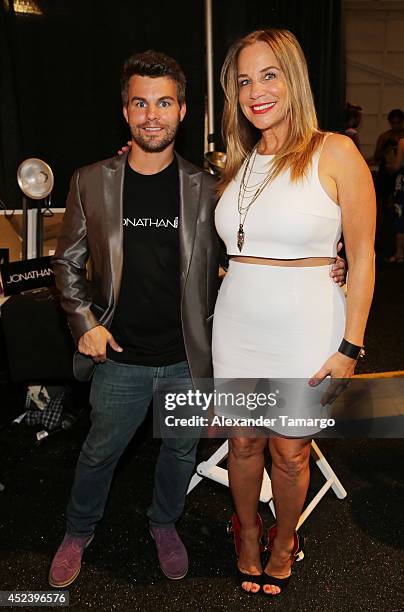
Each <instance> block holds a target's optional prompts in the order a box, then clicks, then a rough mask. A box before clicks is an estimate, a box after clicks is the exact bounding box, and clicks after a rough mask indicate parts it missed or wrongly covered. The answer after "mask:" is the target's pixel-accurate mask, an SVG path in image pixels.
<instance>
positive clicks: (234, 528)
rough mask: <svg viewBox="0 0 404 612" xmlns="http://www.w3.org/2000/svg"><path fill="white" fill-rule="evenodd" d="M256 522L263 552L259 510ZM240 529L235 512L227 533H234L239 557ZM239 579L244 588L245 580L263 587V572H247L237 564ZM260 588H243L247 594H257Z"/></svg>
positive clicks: (261, 523) (263, 545)
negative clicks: (248, 589)
mask: <svg viewBox="0 0 404 612" xmlns="http://www.w3.org/2000/svg"><path fill="white" fill-rule="evenodd" d="M256 524H257V527H258V529H259V544H260V553H262V552H264V550H265V543H264V524H263V522H262V518H261V515H260V514H259V513H258V512H257V519H256ZM240 529H241V525H240V521H239V518H238V516H237V514H236V513H234V514H233V515H232V516H231V518H230V521H229V523H228V525H227V533H229V534H233V540H234V548H235V549H236V555H237V558H238V557H239V554H240V545H241V538H240ZM237 580H238V584H239V585H240V587H241V588H242V589H243V587H242V584H243V582H252V583H254V584H259V585H260V587H261V580H262V574H259V575H255V574H246V573H245V572H242V571H241V569H239V567H238V565H237ZM260 590H261V588H260V589H259V590H258V591H246V590H245V589H243V591H244V593H247V595H256V594H257V593H259V592H260Z"/></svg>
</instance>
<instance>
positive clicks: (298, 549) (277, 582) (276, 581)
mask: <svg viewBox="0 0 404 612" xmlns="http://www.w3.org/2000/svg"><path fill="white" fill-rule="evenodd" d="M275 537H276V523H275V525H272V527H270V529H269V530H268V539H267V549H268V552H269V554H271V552H272V548H273V543H274V540H275ZM299 555H302V556H301V559H303V557H304V552H303V539H300V538H299V536H298V534H297V532H296V531H295V533H294V543H293V549H292V552H291V553H290V570H291V573H290V576H286V578H277V577H276V576H271V575H270V574H267V573H266V571H265V570H264V573H263V574H262V583H261V585H262V592H263V593H264V595H267V596H270V595H271V593H266V592H265V591H264V587H265V586H266V585H268V586H269V585H274V586H277V587H279V588H280V589H281V591H280V593H278V594H277V595H280V594H281V593H282V591H284V590H285V589H286V587H287V586H288V584H289V581H290V578H291V575H292V567H293V564H294V562H295V561H297V560H298V558H299ZM277 595H275V597H276V596H277Z"/></svg>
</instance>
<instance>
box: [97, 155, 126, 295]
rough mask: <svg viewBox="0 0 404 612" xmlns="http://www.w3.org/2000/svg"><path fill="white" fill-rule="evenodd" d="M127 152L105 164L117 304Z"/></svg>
mask: <svg viewBox="0 0 404 612" xmlns="http://www.w3.org/2000/svg"><path fill="white" fill-rule="evenodd" d="M126 158H127V154H124V155H122V156H120V157H114V158H113V159H111V160H108V162H107V163H106V164H105V166H104V188H103V189H104V201H105V211H106V222H107V235H108V242H109V259H110V265H111V281H112V288H113V301H114V304H117V301H118V295H119V289H120V285H121V278H122V261H123V230H122V214H123V212H122V211H123V204H122V203H123V183H124V178H125V164H126Z"/></svg>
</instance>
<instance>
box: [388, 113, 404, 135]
mask: <svg viewBox="0 0 404 612" xmlns="http://www.w3.org/2000/svg"><path fill="white" fill-rule="evenodd" d="M390 125H391V129H392V130H393V132H401V131H402V130H403V120H402V119H401V117H397V116H395V117H393V118H392V119H391V121H390Z"/></svg>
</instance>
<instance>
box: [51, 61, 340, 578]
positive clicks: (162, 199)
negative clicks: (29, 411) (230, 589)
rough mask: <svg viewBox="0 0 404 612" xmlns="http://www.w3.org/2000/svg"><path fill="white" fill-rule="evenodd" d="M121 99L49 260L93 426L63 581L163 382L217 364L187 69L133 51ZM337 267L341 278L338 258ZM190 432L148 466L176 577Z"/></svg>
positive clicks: (203, 374)
mask: <svg viewBox="0 0 404 612" xmlns="http://www.w3.org/2000/svg"><path fill="white" fill-rule="evenodd" d="M122 100H123V113H124V116H125V118H126V120H127V122H128V124H129V126H130V130H131V134H132V140H131V143H132V144H131V149H130V152H129V154H128V155H123V156H122V157H114V158H112V159H107V160H105V161H102V162H98V163H96V164H93V165H91V166H87V167H85V168H82V169H80V170H78V171H76V173H75V174H74V175H73V178H72V182H71V188H70V192H69V196H68V201H67V205H66V213H65V216H64V221H63V226H62V230H61V234H60V236H59V242H58V248H57V251H56V254H55V256H54V260H53V265H54V271H55V275H56V282H57V286H58V288H59V290H60V292H61V295H62V305H63V307H64V309H65V311H66V313H67V316H68V321H69V325H70V328H71V331H72V334H73V336H74V339H75V341H76V342H77V347H78V352H77V353H76V355H75V358H74V371H75V374H76V377H77V378H79V379H82V380H83V379H88V378H89V377H90V376H91V373H92V371H93V370H94V374H93V378H92V385H91V394H90V402H91V405H92V412H91V428H90V431H89V434H88V436H87V439H86V440H85V442H84V444H83V447H82V450H81V453H80V456H79V460H78V464H77V468H76V474H75V479H74V483H73V487H72V492H71V497H70V501H69V505H68V508H67V512H66V519H67V525H66V534H65V537H64V539H63V542H62V544H61V545H60V547H59V549H58V551H57V553H56V555H55V557H54V559H53V561H52V565H51V568H50V573H49V582H50V584H51V585H52V586H55V587H59V588H60V587H65V586H68V585H69V584H71V583H72V582H73V581H74V580H75V579H76V578H77V576H78V574H79V572H80V565H81V558H82V555H83V551H84V548H85V547H86V546H87V545H88V544H89V543H90V541H91V540H92V537H93V533H94V530H95V527H96V525H97V523H98V521H99V520H100V519H101V517H102V514H103V511H104V507H105V503H106V499H107V496H108V492H109V487H110V483H111V479H112V475H113V472H114V469H115V466H116V463H117V461H118V459H119V457H120V456H121V454H122V452H123V451H124V450H125V448H126V446H127V445H128V443H129V441H130V439H131V438H132V437H133V435H134V433H135V432H136V430H137V428H138V427H139V425H140V424H141V423H142V421H143V420H144V418H145V416H146V412H147V408H148V405H149V403H150V400H151V398H152V394H153V390H155V389H156V386H158V384H159V381H160V382H161V381H162V379H164V378H165V379H166V380H167V378H170V377H171V378H173V379H178V378H182V379H184V380H185V381H189V383H191V380H195V379H198V378H210V377H211V376H212V365H211V353H210V339H211V322H212V321H211V319H212V314H213V308H214V304H215V301H216V296H217V288H218V261H219V243H218V238H217V235H216V232H215V227H214V219H213V210H214V206H215V180H214V178H213V177H212V175H209V174H207V173H205V172H203V171H202V170H200V169H198V168H196V167H195V166H193V165H192V164H190V163H188V162H187V161H185V160H184V159H182V158H181V157H180V156H179V155H177V154H176V153H175V152H174V139H175V135H176V132H177V129H178V126H179V124H180V122H181V121H182V120H183V118H184V116H185V111H186V107H185V77H184V74H183V72H182V70H181V68H180V67H179V66H178V64H177V62H176V61H175V60H173V59H172V58H170V57H167V56H166V55H164V54H162V53H157V52H154V51H147V52H145V53H140V54H136V55H133V56H132V57H131V58H129V59H128V60H127V62H126V63H125V66H124V72H123V78H122ZM89 257H90V259H91V267H90V268H91V282H90V283H89V284H87V282H86V262H87V260H88V258H89ZM343 267H344V266H343V265H342V269H343ZM340 269H341V266H340ZM334 274H335V275H336V277H337V279H341V278H342V277H343V271H342V273H341V272H338V270H337V267H336V268H335V270H334ZM153 379H156V381H155V386H154V389H153ZM187 384H188V383H187ZM196 444H197V441H196V440H190V439H188V440H181V439H172V438H171V439H163V440H162V444H161V449H160V454H159V457H158V459H157V465H156V470H155V484H154V493H153V500H152V504H151V506H150V508H149V510H148V517H149V520H150V531H151V535H152V537H153V538H154V540H155V543H156V547H157V553H158V558H159V563H160V567H161V569H162V571H163V572H164V574H165V575H166V576H167V577H168V578H172V579H178V578H182V577H184V576H185V575H186V573H187V570H188V556H187V551H186V549H185V546H184V544H183V543H182V541H181V539H180V537H179V535H178V533H177V531H176V529H175V522H176V520H177V519H178V518H179V516H180V515H181V513H182V510H183V507H184V503H185V496H186V491H187V488H188V483H189V480H190V477H191V474H192V471H193V468H194V464H195V453H196Z"/></svg>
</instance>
